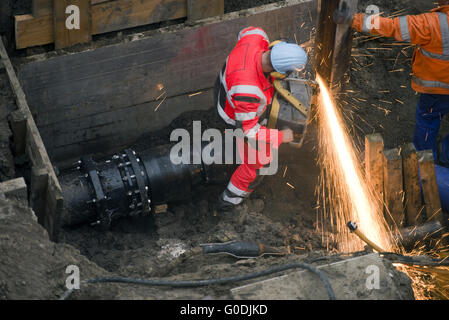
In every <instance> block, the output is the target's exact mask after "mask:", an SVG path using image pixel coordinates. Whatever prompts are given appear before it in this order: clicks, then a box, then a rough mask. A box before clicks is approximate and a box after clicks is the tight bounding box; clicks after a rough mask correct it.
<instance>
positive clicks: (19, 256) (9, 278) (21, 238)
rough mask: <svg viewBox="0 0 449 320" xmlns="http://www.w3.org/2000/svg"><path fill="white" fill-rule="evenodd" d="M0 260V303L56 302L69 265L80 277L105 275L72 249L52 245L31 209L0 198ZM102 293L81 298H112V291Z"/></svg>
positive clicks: (63, 245)
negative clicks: (24, 301) (18, 301)
mask: <svg viewBox="0 0 449 320" xmlns="http://www.w3.org/2000/svg"><path fill="white" fill-rule="evenodd" d="M0 256H1V257H2V258H1V263H0V299H57V298H59V296H60V295H62V293H63V292H64V290H65V288H64V285H65V281H66V277H67V276H68V274H66V273H65V271H66V267H67V266H69V265H76V266H78V267H79V268H80V272H81V275H82V277H89V278H90V277H96V276H105V275H107V272H106V271H105V270H103V269H101V268H100V267H98V266H97V265H95V264H94V263H92V262H90V261H89V260H88V259H86V257H84V256H83V255H81V254H80V253H79V251H78V250H76V249H75V248H73V247H71V246H69V245H66V244H56V243H53V242H51V241H50V240H49V238H48V234H47V231H45V230H44V229H43V228H42V227H41V226H40V225H39V224H38V223H37V221H36V217H35V215H34V212H33V211H32V210H31V209H30V208H28V207H27V206H25V205H24V204H22V203H19V202H18V201H14V200H7V199H5V198H4V196H1V195H0ZM105 289H106V287H101V286H100V287H98V288H94V290H93V291H89V292H88V293H87V292H86V294H88V295H89V296H86V295H85V296H84V297H92V298H108V297H109V298H111V297H113V296H114V292H115V291H114V290H113V288H109V289H108V290H105ZM97 290H100V291H97ZM99 292H103V293H101V294H100V293H99Z"/></svg>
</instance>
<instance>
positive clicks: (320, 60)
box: [314, 0, 339, 83]
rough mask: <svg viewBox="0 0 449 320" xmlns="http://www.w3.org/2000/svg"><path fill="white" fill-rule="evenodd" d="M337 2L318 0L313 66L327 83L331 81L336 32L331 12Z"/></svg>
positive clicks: (336, 6)
mask: <svg viewBox="0 0 449 320" xmlns="http://www.w3.org/2000/svg"><path fill="white" fill-rule="evenodd" d="M338 3H339V1H332V0H318V18H317V32H316V37H315V52H314V53H315V56H314V66H315V69H316V72H317V73H318V74H319V75H321V77H322V78H323V79H324V81H327V82H328V83H330V81H331V74H332V63H333V58H334V56H333V54H334V45H335V39H336V32H337V25H336V24H335V23H334V22H333V20H332V14H333V13H334V12H335V10H336V9H337V8H338Z"/></svg>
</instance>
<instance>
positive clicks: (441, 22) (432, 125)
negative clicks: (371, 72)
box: [334, 0, 449, 167]
mask: <svg viewBox="0 0 449 320" xmlns="http://www.w3.org/2000/svg"><path fill="white" fill-rule="evenodd" d="M438 4H439V7H438V8H435V9H433V10H431V11H430V12H428V13H423V14H420V15H409V16H402V17H398V18H394V19H387V18H383V17H380V16H379V15H367V14H363V13H361V14H355V15H354V16H353V17H352V16H351V15H350V13H349V8H348V7H347V6H342V7H341V8H340V9H337V11H335V14H334V21H335V22H336V23H348V22H349V23H350V22H351V21H352V27H353V28H354V29H356V30H357V31H359V32H369V33H371V34H374V35H382V36H385V37H394V38H395V39H396V40H398V41H404V42H411V43H412V44H414V45H416V49H415V51H414V53H413V74H412V88H413V89H414V90H415V91H416V92H419V93H420V94H421V95H420V98H419V103H418V106H417V110H416V125H415V134H414V140H413V142H414V144H415V147H416V149H417V150H433V152H434V157H435V160H436V162H437V163H439V164H440V165H442V166H446V167H449V135H447V136H446V137H445V138H444V139H442V140H441V141H440V142H438V141H437V139H438V131H439V129H440V122H441V120H442V118H443V116H444V115H446V114H447V113H449V21H448V20H449V17H448V13H449V0H439V1H438Z"/></svg>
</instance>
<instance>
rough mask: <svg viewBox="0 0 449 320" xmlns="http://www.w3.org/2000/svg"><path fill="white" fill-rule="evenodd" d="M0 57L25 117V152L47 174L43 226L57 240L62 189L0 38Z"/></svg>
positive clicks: (19, 107) (19, 108)
mask: <svg viewBox="0 0 449 320" xmlns="http://www.w3.org/2000/svg"><path fill="white" fill-rule="evenodd" d="M0 57H1V61H2V63H3V65H4V66H5V68H6V72H7V74H8V79H9V83H10V85H11V88H12V90H13V92H14V95H15V97H16V104H17V107H18V110H20V111H21V112H22V113H23V114H24V115H25V117H26V147H25V150H26V153H27V155H28V157H29V158H30V160H31V163H32V166H38V167H43V168H45V169H46V170H47V172H48V174H49V179H48V188H47V189H46V190H45V192H46V197H45V199H46V207H45V221H44V224H43V225H44V227H45V228H46V229H47V231H48V233H49V234H50V236H51V239H52V240H53V241H57V238H58V232H59V226H60V219H61V213H62V205H63V199H62V191H61V186H60V185H59V181H58V179H57V177H56V174H55V171H54V168H53V166H52V163H51V161H50V158H49V157H48V153H47V150H46V149H45V146H44V143H43V141H42V138H41V135H40V133H39V130H38V129H37V126H36V123H35V122H34V119H33V116H32V115H31V111H30V108H29V106H28V102H27V100H26V96H25V93H24V92H23V89H22V87H21V86H20V82H19V79H17V75H16V72H15V70H14V68H13V66H12V64H11V60H10V59H9V57H8V54H7V52H6V49H5V46H4V44H3V41H2V40H1V38H0Z"/></svg>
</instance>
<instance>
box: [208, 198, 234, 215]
mask: <svg viewBox="0 0 449 320" xmlns="http://www.w3.org/2000/svg"><path fill="white" fill-rule="evenodd" d="M239 206H240V205H234V204H232V203H230V202H227V201H224V200H223V195H220V196H218V198H217V200H216V201H213V202H211V203H210V213H211V216H212V217H220V216H223V215H225V214H231V213H232V212H234V211H235V209H237V208H238V207H239Z"/></svg>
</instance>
